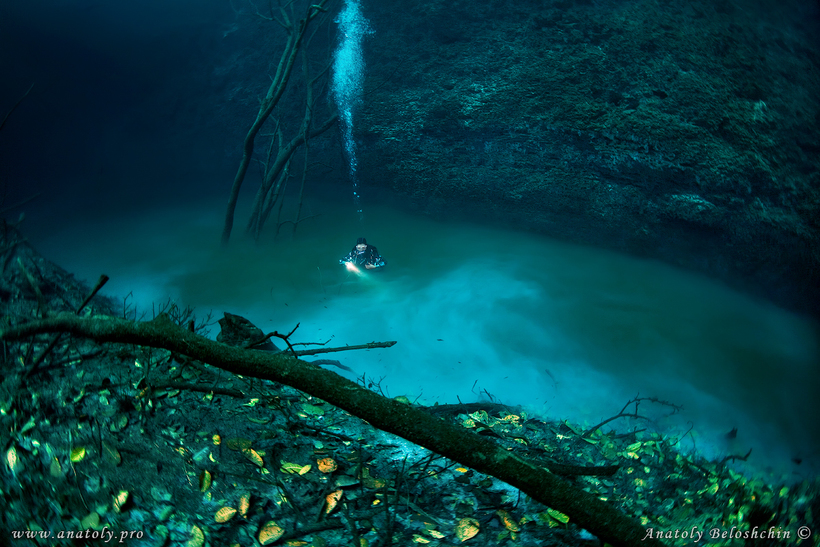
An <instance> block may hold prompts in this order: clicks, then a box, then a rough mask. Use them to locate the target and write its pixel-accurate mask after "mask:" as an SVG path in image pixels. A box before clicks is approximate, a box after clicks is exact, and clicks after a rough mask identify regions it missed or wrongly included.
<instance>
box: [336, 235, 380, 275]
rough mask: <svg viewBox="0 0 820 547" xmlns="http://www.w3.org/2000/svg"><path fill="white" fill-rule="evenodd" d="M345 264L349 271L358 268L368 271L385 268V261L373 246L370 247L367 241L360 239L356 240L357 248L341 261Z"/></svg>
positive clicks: (340, 262)
mask: <svg viewBox="0 0 820 547" xmlns="http://www.w3.org/2000/svg"><path fill="white" fill-rule="evenodd" d="M339 264H345V265H346V266H347V268H348V269H355V267H356V266H364V267H365V268H367V269H368V270H373V269H376V268H382V267H384V259H383V258H382V257H381V255H380V254H379V251H378V250H377V249H376V247H374V246H373V245H368V244H367V240H366V239H365V238H363V237H360V238H359V239H357V240H356V246H355V247H353V249H352V250H351V251H350V252H349V253H348V255H347V256H346V257H344V258H343V259H341V260H340V261H339Z"/></svg>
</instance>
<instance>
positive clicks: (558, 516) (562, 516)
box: [547, 509, 569, 524]
mask: <svg viewBox="0 0 820 547" xmlns="http://www.w3.org/2000/svg"><path fill="white" fill-rule="evenodd" d="M547 513H549V516H551V517H552V518H554V519H555V520H557V521H558V522H560V523H562V524H566V523H568V522H569V517H568V516H566V515H565V514H564V513H562V512H561V511H556V510H555V509H547Z"/></svg>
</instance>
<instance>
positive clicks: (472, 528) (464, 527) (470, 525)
mask: <svg viewBox="0 0 820 547" xmlns="http://www.w3.org/2000/svg"><path fill="white" fill-rule="evenodd" d="M455 532H456V538H458V540H459V541H461V542H465V541H467V540H468V539H470V538H473V537H475V536H476V534H478V521H477V520H476V519H473V518H469V517H468V518H463V519H461V520H460V521H458V524H457V525H456V530H455Z"/></svg>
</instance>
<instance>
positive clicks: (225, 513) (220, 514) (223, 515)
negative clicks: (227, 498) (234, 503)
mask: <svg viewBox="0 0 820 547" xmlns="http://www.w3.org/2000/svg"><path fill="white" fill-rule="evenodd" d="M235 514H236V509H234V508H233V507H223V508H222V509H220V510H219V511H217V512H216V515H214V520H215V521H217V522H219V523H222V522H228V521H229V520H231V519H232V518H233V516H234V515H235Z"/></svg>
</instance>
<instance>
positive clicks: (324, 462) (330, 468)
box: [316, 458, 339, 473]
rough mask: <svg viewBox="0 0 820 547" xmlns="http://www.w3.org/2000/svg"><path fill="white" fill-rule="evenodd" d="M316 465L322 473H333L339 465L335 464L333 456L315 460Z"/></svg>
mask: <svg viewBox="0 0 820 547" xmlns="http://www.w3.org/2000/svg"><path fill="white" fill-rule="evenodd" d="M316 465H317V467H318V468H319V471H321V472H322V473H333V472H334V471H336V468H337V467H339V466H338V465H336V461H335V460H334V459H333V458H322V459H321V460H316Z"/></svg>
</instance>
